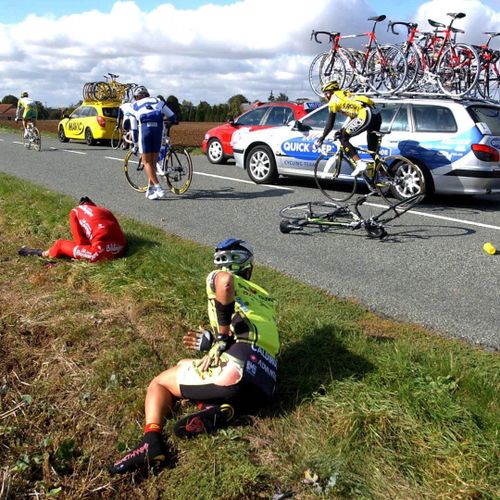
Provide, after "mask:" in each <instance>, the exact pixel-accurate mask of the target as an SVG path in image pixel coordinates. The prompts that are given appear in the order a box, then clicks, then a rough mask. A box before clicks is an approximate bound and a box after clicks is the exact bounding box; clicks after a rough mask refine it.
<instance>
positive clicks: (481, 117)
mask: <svg viewBox="0 0 500 500" xmlns="http://www.w3.org/2000/svg"><path fill="white" fill-rule="evenodd" d="M468 110H469V113H470V114H471V116H472V119H473V120H474V122H475V123H478V122H482V123H486V125H487V126H488V128H489V129H490V130H491V133H492V134H493V135H500V108H497V107H494V106H470V107H469V108H468Z"/></svg>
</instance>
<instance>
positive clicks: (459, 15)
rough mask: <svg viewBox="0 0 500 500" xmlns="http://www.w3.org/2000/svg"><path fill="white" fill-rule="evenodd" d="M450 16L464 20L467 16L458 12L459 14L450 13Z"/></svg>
mask: <svg viewBox="0 0 500 500" xmlns="http://www.w3.org/2000/svg"><path fill="white" fill-rule="evenodd" d="M448 16H451V17H452V18H453V19H462V18H463V17H465V14H464V13H463V12H458V13H457V14H455V13H454V12H448Z"/></svg>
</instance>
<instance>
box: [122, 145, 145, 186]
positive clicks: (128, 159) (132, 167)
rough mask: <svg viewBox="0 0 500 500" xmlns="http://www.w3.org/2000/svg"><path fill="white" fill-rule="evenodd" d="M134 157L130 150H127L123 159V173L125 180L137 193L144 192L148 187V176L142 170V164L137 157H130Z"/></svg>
mask: <svg viewBox="0 0 500 500" xmlns="http://www.w3.org/2000/svg"><path fill="white" fill-rule="evenodd" d="M132 157H134V158H135V157H136V156H135V155H134V154H133V153H132V151H129V152H128V153H127V154H126V156H125V160H123V173H124V174H125V178H126V179H127V182H128V183H129V184H130V185H131V186H132V188H133V189H135V190H136V191H138V192H139V193H144V192H145V191H146V189H147V187H148V176H147V175H146V171H145V170H144V165H143V164H142V160H141V158H140V157H139V158H138V161H137V160H134V159H132Z"/></svg>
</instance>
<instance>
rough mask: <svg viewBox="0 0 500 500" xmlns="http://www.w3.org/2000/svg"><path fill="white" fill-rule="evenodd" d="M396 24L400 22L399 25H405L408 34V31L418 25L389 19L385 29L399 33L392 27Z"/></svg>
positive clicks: (395, 33)
mask: <svg viewBox="0 0 500 500" xmlns="http://www.w3.org/2000/svg"><path fill="white" fill-rule="evenodd" d="M398 24H401V26H405V27H406V29H407V30H408V34H410V32H411V31H412V30H414V29H415V28H416V27H417V26H418V24H417V23H406V22H403V21H389V24H388V25H387V31H389V29H390V30H391V31H392V32H393V34H394V35H399V33H398V32H397V31H396V30H395V29H394V27H395V26H397V25H398Z"/></svg>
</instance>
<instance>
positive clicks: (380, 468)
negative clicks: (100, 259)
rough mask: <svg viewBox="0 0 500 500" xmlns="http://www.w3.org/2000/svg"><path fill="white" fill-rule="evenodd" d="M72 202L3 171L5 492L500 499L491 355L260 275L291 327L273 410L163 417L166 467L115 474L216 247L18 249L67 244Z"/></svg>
mask: <svg viewBox="0 0 500 500" xmlns="http://www.w3.org/2000/svg"><path fill="white" fill-rule="evenodd" d="M24 200H29V202H28V201H26V202H25V201H24ZM74 202H75V200H72V199H71V198H68V197H65V196H62V195H59V194H56V193H53V192H50V191H48V190H46V189H43V188H39V187H35V186H30V185H29V184H26V183H25V182H24V181H23V182H22V183H21V181H19V180H18V179H16V178H14V177H10V176H6V175H3V174H0V234H1V240H0V261H1V264H2V273H1V275H0V359H1V360H2V362H1V365H0V497H2V494H4V495H6V496H8V495H10V496H12V498H21V497H23V498H24V497H28V496H34V495H42V496H43V495H50V496H59V497H60V498H83V497H98V496H99V497H113V498H117V497H119V498H156V497H162V498H176V499H191V498H207V499H208V498H222V499H242V498H252V499H254V498H271V497H272V496H273V495H274V494H278V493H288V492H289V493H290V494H291V495H293V497H294V498H322V497H323V498H384V499H385V498H404V499H408V498H415V499H417V498H418V499H420V498H498V497H499V496H500V484H499V477H500V474H499V470H498V464H499V436H498V422H499V401H500V397H499V384H498V382H499V373H500V362H499V357H498V354H496V353H491V352H483V351H481V350H478V349H475V348H473V347H470V346H468V345H466V344H463V343H461V342H456V341H450V340H446V339H443V338H440V337H437V336H435V335H432V334H430V333H429V332H426V331H425V330H423V329H422V328H420V327H418V326H415V325H408V324H402V323H396V322H393V321H390V320H388V319H386V318H381V317H379V316H377V315H375V314H373V313H371V312H369V311H367V310H366V309H365V308H363V307H361V306H360V305H358V304H356V303H354V302H352V301H345V300H342V301H341V300H337V299H335V298H334V297H331V296H329V295H328V294H326V293H323V292H321V291H319V290H317V289H314V288H311V287H309V286H305V285H303V284H301V283H299V282H297V281H294V280H292V279H290V278H288V277H285V276H283V275H281V274H279V273H277V272H275V271H273V270H271V269H267V268H263V267H258V268H257V269H256V272H255V280H256V282H257V283H260V284H262V285H263V286H264V287H266V288H268V289H269V290H270V291H271V292H272V294H273V296H274V297H275V298H276V299H277V301H278V304H279V311H280V315H279V326H280V331H281V334H282V354H281V357H280V386H279V391H278V394H277V399H276V402H275V404H274V405H273V407H272V408H270V409H269V410H266V411H265V412H263V413H262V414H260V415H258V416H257V417H252V418H251V419H250V418H248V419H242V420H240V421H239V422H238V423H237V425H236V426H234V427H231V428H229V429H227V430H226V431H223V432H220V433H218V434H217V435H215V436H211V437H209V436H206V437H202V438H200V439H197V440H193V441H181V440H179V439H177V438H175V437H172V436H171V432H170V431H171V428H172V425H173V420H170V421H169V423H168V424H167V426H166V433H167V435H168V436H169V437H168V439H169V442H170V444H171V446H172V448H173V449H174V450H175V452H176V458H175V462H173V463H172V464H171V466H170V467H169V468H167V469H166V470H164V471H162V472H160V473H159V474H157V475H154V476H149V477H145V476H138V475H136V476H127V477H119V478H115V477H110V476H109V475H108V473H107V472H106V468H107V466H108V465H109V464H110V463H111V462H112V461H114V460H115V459H117V458H118V457H119V456H120V454H121V453H123V452H124V450H126V449H128V448H130V447H131V446H133V445H135V444H136V442H137V441H138V440H139V438H140V437H141V432H142V416H143V408H142V407H143V398H144V394H145V389H146V387H147V384H148V382H149V380H150V379H151V378H152V377H153V376H154V375H155V374H157V373H158V372H160V371H161V370H163V369H165V368H166V367H168V366H170V365H172V364H173V363H175V362H176V361H177V360H178V359H179V358H181V357H186V356H187V355H188V353H187V351H185V349H184V348H183V347H182V345H181V336H182V334H183V332H184V331H185V329H186V328H188V327H197V326H198V325H200V324H203V323H204V321H205V320H206V302H205V297H204V279H205V276H206V274H207V273H208V272H209V271H210V270H211V266H210V263H211V249H209V248H206V247H203V246H200V245H198V244H195V243H192V242H188V241H185V240H182V239H180V238H177V237H173V236H169V235H167V234H165V233H164V232H162V231H160V230H158V229H155V228H153V227H151V226H147V225H144V224H140V223H138V222H136V221H133V220H130V219H124V218H120V220H121V222H122V225H123V228H124V230H125V232H126V234H127V237H128V239H129V242H130V249H129V252H128V254H127V257H126V258H124V259H121V260H117V261H115V262H105V263H100V264H94V265H92V264H87V263H83V262H70V261H59V262H58V263H57V264H56V265H49V266H47V265H46V262H44V261H43V260H42V259H38V258H20V257H18V256H17V253H16V251H17V249H18V248H19V247H20V246H21V245H22V244H27V245H29V246H39V247H41V248H46V247H47V246H48V243H49V242H51V241H53V240H54V239H55V238H59V237H68V236H69V226H68V222H67V220H68V212H69V210H70V209H71V208H72V206H73V204H74ZM191 410H192V408H189V409H185V410H179V412H178V415H180V414H181V413H182V412H183V411H191ZM7 492H8V493H7Z"/></svg>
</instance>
